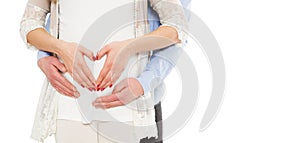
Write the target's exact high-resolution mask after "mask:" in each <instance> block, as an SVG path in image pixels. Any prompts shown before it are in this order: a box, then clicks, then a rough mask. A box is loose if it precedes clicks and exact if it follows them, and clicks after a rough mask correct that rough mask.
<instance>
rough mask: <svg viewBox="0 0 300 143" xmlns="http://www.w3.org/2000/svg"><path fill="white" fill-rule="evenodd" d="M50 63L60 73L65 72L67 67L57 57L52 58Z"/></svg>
mask: <svg viewBox="0 0 300 143" xmlns="http://www.w3.org/2000/svg"><path fill="white" fill-rule="evenodd" d="M52 64H53V65H54V66H55V67H56V68H57V69H58V70H59V71H61V72H62V73H65V72H67V69H66V67H65V65H64V64H63V63H61V62H60V61H59V60H58V59H56V60H54V61H53V62H52Z"/></svg>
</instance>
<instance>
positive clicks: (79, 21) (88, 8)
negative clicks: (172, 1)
mask: <svg viewBox="0 0 300 143" xmlns="http://www.w3.org/2000/svg"><path fill="white" fill-rule="evenodd" d="M128 3H132V0H60V1H59V8H60V9H59V10H60V12H59V19H60V24H59V38H60V39H62V40H64V41H68V42H76V43H79V42H80V40H81V38H82V36H83V35H84V34H85V32H86V30H87V29H88V28H89V26H90V25H91V24H93V22H94V21H95V20H96V19H97V18H99V17H100V16H101V15H103V14H105V13H106V12H108V11H110V10H112V9H114V8H117V7H119V6H122V5H124V4H128ZM133 12H134V9H133V4H132V8H128V13H132V14H129V15H130V17H129V18H132V21H134V15H133V14H134V13H133ZM112 18H117V17H112ZM133 28H134V26H133V25H128V26H126V27H125V28H122V30H121V31H120V32H116V33H114V35H113V36H112V37H111V38H110V39H109V40H108V41H120V40H124V39H128V38H133V37H134V31H133V30H134V29H133ZM99 32H101V31H99ZM95 38H96V37H95ZM99 48H101V47H100V45H99ZM103 64H104V60H101V61H99V63H98V64H97V65H99V66H103ZM99 69H101V67H100V68H99ZM125 70H126V69H125ZM92 72H94V73H99V71H92ZM97 75H98V74H97ZM65 77H67V78H68V79H69V80H72V78H71V77H70V75H69V74H65ZM124 78H125V76H124V75H122V76H121V77H120V79H119V80H118V81H117V82H119V81H120V80H122V79H124ZM96 79H97V78H96ZM113 88H114V87H112V88H111V89H106V90H105V91H104V92H101V91H100V92H97V94H98V96H101V95H104V94H105V95H107V94H109V93H111V91H112V89H113ZM81 96H85V95H81ZM88 96H90V95H88ZM90 104H92V103H90ZM87 106H89V105H87ZM78 107H79V106H78V105H77V103H76V100H75V99H73V98H70V97H67V96H64V95H59V102H58V119H66V120H74V121H84V120H83V116H82V114H81V113H80V109H79V108H78ZM109 113H110V115H112V116H113V117H114V118H115V119H117V120H119V121H121V122H126V121H132V120H133V119H132V111H131V110H130V109H129V108H127V107H125V106H122V107H116V108H112V109H109ZM97 120H103V121H105V120H106V119H97Z"/></svg>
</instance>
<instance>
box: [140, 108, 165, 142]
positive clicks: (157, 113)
mask: <svg viewBox="0 0 300 143" xmlns="http://www.w3.org/2000/svg"><path fill="white" fill-rule="evenodd" d="M154 109H155V122H156V126H157V129H158V138H157V139H155V138H154V137H151V138H143V139H141V140H140V143H163V140H162V135H163V130H162V126H163V125H162V111H161V103H160V102H159V103H158V104H156V105H155V106H154Z"/></svg>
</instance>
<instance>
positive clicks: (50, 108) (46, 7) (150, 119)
mask: <svg viewBox="0 0 300 143" xmlns="http://www.w3.org/2000/svg"><path fill="white" fill-rule="evenodd" d="M57 1H58V0H56V1H51V0H29V1H28V4H27V6H26V8H25V12H24V15H23V18H22V20H21V23H20V33H21V37H22V39H23V40H24V42H25V43H26V45H27V47H28V48H31V49H35V47H34V46H32V45H30V44H29V43H28V42H27V38H26V36H27V34H28V33H29V32H30V31H32V30H34V29H37V28H44V27H45V19H46V15H47V14H48V13H51V23H50V34H51V35H52V36H54V37H58V32H59V31H58V24H59V19H58V4H57ZM149 3H150V5H151V6H152V7H153V9H154V10H155V11H156V12H157V13H158V15H159V17H160V21H161V23H162V25H167V26H172V27H174V28H175V29H176V30H177V33H178V38H179V40H180V41H184V40H185V34H184V32H183V31H184V30H185V28H186V18H185V16H184V12H183V8H182V6H181V3H180V1H179V0H149ZM170 3H172V4H176V5H178V7H174V6H170ZM134 5H135V6H134V8H135V36H136V37H138V36H142V35H144V34H146V33H148V32H149V27H148V21H147V6H148V1H147V0H134ZM149 55H150V54H149V53H141V54H139V55H138V56H139V59H140V60H139V64H138V66H139V71H137V73H136V74H137V75H138V74H140V73H141V72H142V70H143V69H144V67H145V65H146V63H147V62H148V61H147V59H146V58H142V57H143V56H149ZM151 94H152V93H148V94H147V95H144V96H141V97H140V98H138V99H137V100H136V103H137V109H138V111H135V113H134V115H133V116H134V117H133V119H134V126H135V127H136V128H135V129H136V130H135V133H136V137H137V142H139V139H141V138H145V137H149V138H150V137H157V128H156V124H155V118H154V117H155V115H154V110H153V107H154V105H153V102H152V97H153V96H152V95H151ZM57 103H58V95H57V91H56V90H55V89H54V88H53V87H52V86H51V84H50V83H49V81H48V80H47V79H45V82H44V84H43V86H42V91H41V95H40V99H39V102H38V107H37V110H36V115H35V121H34V125H33V129H32V134H31V137H32V138H33V139H35V140H37V141H38V142H40V143H43V142H44V140H45V139H46V138H47V137H48V136H49V135H51V134H54V133H55V132H56V118H57Z"/></svg>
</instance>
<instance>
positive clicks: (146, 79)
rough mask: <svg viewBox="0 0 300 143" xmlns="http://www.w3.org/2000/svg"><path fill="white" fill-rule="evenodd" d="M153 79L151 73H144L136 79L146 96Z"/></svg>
mask: <svg viewBox="0 0 300 143" xmlns="http://www.w3.org/2000/svg"><path fill="white" fill-rule="evenodd" d="M154 78H155V76H154V73H153V72H152V71H144V72H143V73H142V74H141V75H140V76H139V77H137V78H136V79H137V80H138V81H139V82H140V84H141V85H142V87H143V90H144V95H147V94H148V93H149V92H150V91H151V89H152V88H151V81H152V80H153V79H154Z"/></svg>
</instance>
